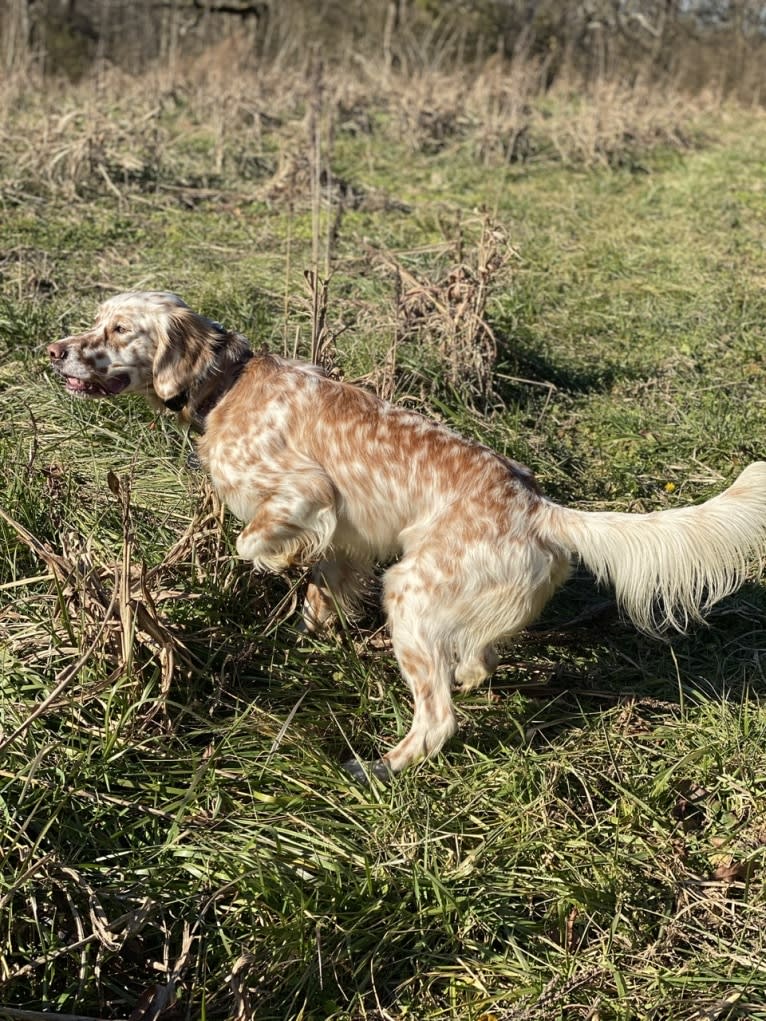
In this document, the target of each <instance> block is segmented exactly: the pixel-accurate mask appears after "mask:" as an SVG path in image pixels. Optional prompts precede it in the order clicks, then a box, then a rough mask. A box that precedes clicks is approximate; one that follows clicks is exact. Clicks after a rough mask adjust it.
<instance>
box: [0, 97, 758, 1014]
mask: <svg viewBox="0 0 766 1021" xmlns="http://www.w3.org/2000/svg"><path fill="white" fill-rule="evenodd" d="M251 84H252V83H251ZM406 84H407V83H405V84H403V85H400V86H397V88H399V89H400V91H401V95H402V96H404V95H405V94H407V93H406V88H405V85H406ZM408 87H409V89H410V92H409V93H408V94H409V95H410V96H411V97H412V96H415V95H416V92H417V97H416V98H417V102H416V100H415V99H412V101H411V102H410V103H409V104H407V103H405V102H404V101H402V102H401V104H400V105H397V101H396V95H395V92H394V86H392V87H391V88H392V91H391V92H390V93H388V94H386V96H384V98H383V99H380V98H379V97H378V98H377V99H371V98H370V96H371V95H375V92H374V91H371V92H370V94H368V95H367V96H366V97H365V95H364V94H363V92H362V90H361V86H360V87H359V89H358V90H357V92H356V93H354V94H353V95H352V94H350V93H351V91H352V90H350V89H349V88H348V87H344V88H345V91H344V88H341V86H340V85H338V84H337V83H336V84H333V83H328V84H326V88H325V91H324V93H322V95H324V97H325V99H324V101H323V102H320V101H319V100H317V99H316V98H315V99H314V100H312V99H311V98H310V97H311V96H312V95H315V94H316V90H314V92H312V89H311V86H310V83H309V84H308V85H306V86H305V88H304V90H303V92H301V90H300V88H298V86H297V85H296V86H295V87H294V91H293V92H291V93H290V94H289V95H287V94H285V95H284V96H283V97H282V98H281V99H280V100H279V102H278V100H277V98H275V97H277V94H278V86H277V84H276V83H272V84H271V85H269V83H268V82H266V83H265V84H264V83H263V82H261V83H260V84H259V86H258V88H259V89H260V90H261V91H260V92H257V90H256V86H255V85H253V89H254V92H253V93H252V95H251V96H250V97H248V93H247V90H246V88H245V87H244V86H243V87H242V89H241V91H240V92H239V93H237V94H236V95H233V94H229V93H226V92H225V91H221V86H220V82H219V83H218V85H216V84H215V82H211V81H203V80H200V81H199V82H197V83H196V84H194V83H192V84H187V85H181V84H178V83H174V84H172V86H171V85H168V84H167V83H166V84H165V85H162V84H160V85H156V84H155V85H152V84H151V83H149V84H148V85H147V87H146V89H145V91H144V92H142V93H141V95H140V96H139V95H137V94H136V93H135V91H134V92H131V91H130V90H129V89H128V87H127V86H126V85H125V83H120V82H117V83H112V84H111V85H107V86H104V83H103V82H100V83H96V85H89V84H88V83H85V84H83V85H81V86H79V87H77V88H75V87H68V88H62V89H61V90H60V92H59V93H57V92H56V90H54V89H51V88H48V89H47V90H43V89H42V88H41V87H39V86H37V87H31V88H30V87H26V86H25V87H18V88H17V89H16V91H15V92H14V91H13V89H12V87H11V86H10V85H9V86H8V94H7V96H5V99H4V101H3V103H2V104H1V105H2V110H1V111H0V112H1V113H2V116H1V117H0V141H2V143H3V144H2V146H1V147H0V208H1V213H0V353H1V354H2V363H1V364H0V469H1V472H2V474H1V475H0V477H1V478H2V489H0V696H1V698H0V734H2V737H0V862H1V863H2V867H1V868H0V1002H2V1004H3V1006H0V1017H4V1016H8V1017H27V1016H29V1017H31V1016H32V1015H31V1014H28V1013H26V1012H29V1011H35V1010H37V1011H40V1010H45V1011H54V1012H59V1013H60V1014H65V1015H79V1016H85V1017H96V1016H98V1017H104V1018H128V1017H133V1018H139V1017H142V1018H143V1017H145V1018H154V1017H159V1016H160V1015H163V1016H166V1017H168V1018H179V1017H190V1018H237V1019H242V1021H244V1019H247V1018H258V1019H272V1018H273V1019H280V1021H288V1019H290V1021H292V1019H295V1021H297V1019H309V1018H311V1019H334V1021H341V1019H345V1021H351V1019H354V1021H357V1019H363V1018H366V1019H399V1018H407V1017H409V1018H413V1019H424V1021H425V1019H435V1018H459V1019H473V1021H511V1019H513V1021H522V1019H524V1021H527V1019H528V1021H547V1019H551V1021H552V1019H590V1021H596V1019H599V1021H606V1019H621V1021H627V1019H643V1018H653V1019H667V1021H681V1019H689V1021H691V1019H711V1021H712V1019H725V1018H738V1017H742V1018H745V1017H746V1018H755V1019H759V1018H760V1019H766V893H765V891H764V869H763V866H764V848H766V765H764V754H763V748H764V744H765V743H766V707H764V705H763V703H762V692H763V688H764V683H766V679H765V678H764V658H763V654H764V648H765V647H766V617H765V616H764V614H765V613H766V598H765V594H764V589H763V586H762V585H761V584H760V583H757V582H753V583H752V584H750V585H748V586H746V587H745V588H744V589H743V590H741V592H740V593H738V594H737V595H736V596H735V597H732V598H730V599H728V600H726V601H725V602H724V603H722V604H720V605H719V606H718V607H717V608H716V609H715V611H714V612H713V614H712V615H711V618H710V626H709V627H708V628H698V629H695V630H694V631H692V632H691V633H690V634H689V635H688V636H679V637H675V638H672V639H670V640H668V641H657V640H652V639H650V638H646V637H643V636H640V635H638V634H637V633H636V632H635V631H634V630H633V629H632V628H631V627H630V626H628V625H626V624H624V623H622V622H621V621H620V620H619V618H618V616H617V614H616V611H615V610H614V607H613V604H612V603H611V601H610V599H609V594H608V593H605V592H599V591H597V590H596V588H595V586H594V585H593V583H592V582H591V581H590V580H589V579H588V578H587V577H586V576H585V575H582V574H577V575H576V576H575V577H574V578H573V580H572V581H571V582H570V583H569V585H568V586H567V587H566V589H565V590H564V591H563V592H562V593H561V594H560V595H559V596H557V598H556V599H555V600H554V602H553V603H552V604H551V606H550V607H549V609H548V610H547V611H546V614H545V616H544V618H543V620H542V621H541V622H540V623H539V625H537V626H536V627H535V628H533V629H530V631H529V632H527V633H525V634H524V635H523V637H522V638H521V639H520V640H519V641H518V642H517V643H515V644H514V645H513V646H512V647H510V648H508V649H507V650H505V654H504V657H503V665H502V666H501V668H500V670H499V671H498V673H497V675H496V676H495V678H493V680H492V683H491V685H490V686H489V687H488V688H487V689H483V690H480V691H479V692H477V693H474V694H472V695H470V696H467V697H464V698H462V699H460V700H459V705H458V714H459V720H460V725H461V730H460V734H459V737H458V738H457V739H455V740H454V741H453V742H452V743H451V744H450V746H449V747H448V749H447V750H446V751H445V752H444V753H443V754H442V755H440V756H439V757H438V759H436V760H435V761H432V762H428V763H425V764H424V765H422V766H421V767H417V768H415V769H413V770H411V771H409V772H407V773H405V774H404V775H400V776H397V777H396V778H395V779H394V780H393V781H392V783H391V784H390V785H388V786H378V785H376V786H374V787H372V788H365V787H362V786H359V785H357V784H356V783H355V782H353V781H352V780H351V779H350V778H349V777H348V776H347V775H346V774H345V773H344V772H343V770H342V768H341V766H340V763H341V762H342V761H343V760H344V759H345V758H347V757H348V754H349V749H354V750H355V751H357V752H360V753H362V754H364V755H371V754H373V753H375V752H376V751H379V750H381V749H385V747H386V746H388V745H390V744H391V743H393V742H394V741H395V740H396V738H397V735H400V734H401V733H403V731H404V730H406V728H407V726H408V720H409V701H408V697H407V693H406V690H405V687H404V684H403V683H402V682H401V680H400V678H399V676H398V673H397V670H396V667H395V663H394V661H393V658H392V655H391V653H390V650H389V648H388V647H387V645H386V643H385V641H383V640H382V638H381V635H380V634H379V633H378V631H377V629H378V627H379V623H380V622H379V620H378V619H377V617H376V616H375V614H374V613H372V612H371V613H370V614H369V616H368V617H367V618H366V619H364V620H362V621H360V622H358V623H354V624H351V623H349V624H348V625H347V626H346V627H344V628H342V629H341V630H339V631H338V632H337V633H334V634H329V635H326V636H324V637H321V638H305V637H300V636H299V635H298V633H297V631H296V613H295V608H296V605H297V603H296V601H297V599H298V598H299V596H300V590H301V584H302V579H301V578H300V577H299V576H297V575H296V576H293V577H285V578H279V579H274V578H264V577H262V576H257V575H253V574H251V573H250V572H249V571H248V569H247V566H246V565H245V564H242V563H240V562H238V561H237V560H236V557H235V556H234V550H233V539H234V536H235V534H236V523H235V522H233V521H232V520H231V519H230V518H229V517H228V516H226V515H225V514H223V513H222V511H221V508H220V507H219V506H218V504H217V503H216V501H215V499H214V497H213V496H212V494H211V492H210V490H209V488H208V486H207V484H206V482H205V479H204V478H203V477H202V475H200V474H199V473H198V472H196V471H195V470H194V467H193V462H190V461H189V452H190V450H191V442H190V440H189V438H188V437H186V436H183V435H182V434H181V433H180V432H179V431H178V429H177V428H176V426H175V424H174V422H173V421H172V419H171V418H170V417H167V418H165V417H156V416H154V415H153V414H152V413H150V411H149V410H148V408H147V407H146V406H144V405H143V404H142V403H140V402H134V401H133V400H131V399H126V400H124V401H122V402H115V403H113V404H108V403H97V402H93V403H88V402H75V401H72V400H71V399H69V398H67V396H66V395H65V394H64V393H63V392H62V391H61V389H60V388H59V387H58V386H57V385H56V383H55V381H54V380H53V379H52V378H51V376H50V374H49V373H48V372H47V371H46V365H45V363H46V356H45V349H44V345H45V344H46V342H48V341H50V340H51V339H55V338H57V337H59V336H63V335H64V334H65V333H66V332H70V331H74V330H75V329H77V328H78V327H80V326H82V325H83V324H85V323H86V322H87V321H88V320H89V319H90V318H91V316H92V314H93V312H94V309H95V306H96V304H97V302H98V301H99V300H100V299H101V298H102V297H103V296H105V295H106V294H109V293H111V292H113V291H115V290H123V289H128V288H134V287H135V288H159V289H172V290H175V291H177V292H179V293H180V294H181V295H182V296H183V297H184V298H185V299H186V300H187V301H188V302H189V303H190V304H191V305H192V306H193V307H195V308H197V309H198V310H200V311H202V312H205V313H207V314H209V315H211V316H213V317H214V318H216V319H220V320H222V321H224V322H226V323H227V324H228V325H230V326H232V327H235V328H237V329H239V330H241V331H242V332H245V333H247V334H248V335H249V336H250V337H251V339H252V341H253V343H254V344H255V345H260V344H266V345H268V346H269V347H271V348H273V349H275V350H280V351H281V350H286V351H288V352H292V351H293V350H297V351H298V352H299V353H301V354H303V355H307V354H308V353H309V352H310V350H311V344H312V333H313V335H314V339H315V340H317V336H316V335H317V333H318V324H317V316H316V305H317V301H316V300H315V299H317V298H318V299H321V294H317V292H316V290H315V293H314V294H313V295H312V294H311V293H310V291H309V289H308V288H307V285H306V281H305V279H304V271H305V270H306V269H311V268H314V269H316V270H317V274H318V276H319V277H321V278H324V277H327V276H328V275H329V287H328V293H327V329H326V331H325V335H324V341H325V345H326V348H327V350H328V351H329V352H331V353H333V356H334V359H335V362H336V364H337V365H338V367H339V368H340V369H341V370H342V371H343V372H344V374H345V375H346V376H347V377H349V378H358V377H365V378H366V379H367V380H368V382H369V384H370V385H376V386H378V387H379V388H381V389H384V390H386V391H387V392H390V393H392V394H393V395H394V397H395V399H397V400H400V401H403V402H406V403H408V404H410V405H411V406H415V407H419V408H422V409H424V410H426V411H428V413H430V414H433V415H436V416H438V417H440V418H442V419H443V420H445V421H447V422H449V423H450V424H451V425H453V426H454V427H456V428H458V429H460V430H462V431H463V432H465V433H467V434H469V435H471V436H475V437H478V438H480V439H482V440H483V441H485V442H487V443H490V444H491V445H493V446H494V447H495V448H497V449H498V450H501V451H503V452H505V453H508V454H509V455H512V456H514V457H516V458H517V459H519V460H522V461H524V462H526V463H527V464H529V465H530V467H531V468H533V470H534V471H535V472H536V474H537V476H538V478H539V480H540V482H541V484H542V486H543V488H544V489H545V490H546V492H547V493H548V494H549V495H551V496H552V497H554V498H556V499H558V500H561V501H566V502H568V503H571V504H575V505H577V506H579V507H581V508H593V509H602V508H610V509H628V510H651V509H657V508H663V507H675V506H681V505H684V504H687V503H690V502H696V501H700V500H703V499H705V498H707V497H709V496H711V495H713V494H714V493H716V492H717V491H719V490H721V489H722V488H724V486H725V485H726V484H727V483H728V482H730V481H731V480H732V479H733V478H734V477H735V475H736V474H737V473H738V472H739V471H740V470H741V469H742V468H743V467H744V466H745V465H746V464H747V463H749V462H750V461H751V460H754V459H756V458H760V457H762V456H763V436H764V434H765V432H766V397H765V396H764V388H765V385H766V353H765V351H766V349H765V347H764V338H765V336H766V327H765V326H764V323H766V186H765V185H764V166H765V165H766V131H764V126H765V123H766V122H764V119H763V117H762V116H761V115H759V114H757V113H755V112H752V111H745V110H737V109H724V108H721V107H716V106H715V105H714V104H713V105H711V106H709V107H704V106H702V105H701V104H698V106H697V107H692V106H691V105H688V104H685V103H683V102H681V100H678V101H675V100H673V99H672V97H665V99H664V100H662V99H661V98H660V97H657V96H654V97H651V96H646V95H644V96H641V95H639V94H638V93H636V94H627V93H626V94H622V93H620V92H619V91H618V90H614V89H613V90H612V91H611V93H610V92H609V91H608V90H602V91H601V92H598V91H596V92H592V93H590V94H589V95H581V96H574V97H573V96H572V95H568V94H565V93H563V92H560V93H554V94H552V95H550V96H548V97H546V98H544V99H542V100H540V101H539V102H538V103H536V104H535V105H533V108H532V110H531V112H527V113H525V114H524V117H525V118H526V120H525V121H524V123H521V122H519V121H518V119H517V120H513V117H512V116H511V115H512V114H513V111H512V110H510V107H508V106H507V105H506V106H503V105H502V104H500V103H499V101H498V102H495V100H492V97H491V96H490V97H489V98H487V96H486V95H485V94H484V93H478V92H477V93H476V94H474V93H470V94H468V96H467V99H466V102H465V106H464V107H461V106H460V101H459V94H460V91H459V88H458V87H457V86H455V88H454V89H453V93H454V95H453V93H449V94H448V91H447V89H446V86H444V83H442V86H441V87H440V89H437V88H436V87H435V86H434V85H433V83H432V84H431V86H430V91H429V85H428V82H427V81H423V80H421V81H418V82H410V83H409V86H408ZM269 88H272V89H273V92H272V93H269V92H268V89H269ZM285 88H286V87H285ZM291 88H293V85H291ZM418 90H419V91H418ZM256 93H257V94H256ZM397 94H398V93H397ZM610 96H611V98H610ZM418 97H419V98H418ZM445 97H446V98H445ZM450 97H451V101H452V103H453V105H452V107H450V106H449V103H448V102H447V100H448V99H450ZM455 97H458V98H455ZM400 98H401V97H400ZM268 99H270V101H271V102H272V104H273V107H278V108H276V109H275V110H274V108H273V107H270V106H269V105H268V103H267V101H266V100H268ZM280 103H281V105H279V104H280ZM493 103H495V105H494V106H493V105H492V104H493ZM312 104H313V105H312ZM482 104H483V105H482ZM631 104H632V105H631ZM458 109H459V110H462V111H463V112H462V113H461V114H460V116H458V115H457V114H456V113H455V111H456V110H458ZM493 110H494V111H495V115H496V116H495V120H494V121H493V120H492V117H491V114H492V111H493ZM607 114H609V117H607ZM513 116H516V114H513ZM461 117H462V118H463V119H462V120H461ZM609 118H611V119H609ZM513 125H515V127H514V126H513ZM514 132H515V134H514ZM509 139H515V142H514V148H513V151H510V147H509ZM509 155H510V156H512V160H511V161H510V162H509V161H508V159H507V157H508V156H509ZM461 267H462V270H461ZM328 270H329V271H330V272H329V274H328ZM456 280H457V281H458V282H459V283H460V282H461V283H462V285H463V286H464V288H465V290H464V292H461V293H462V294H463V296H464V297H465V298H466V301H469V303H470V302H473V304H471V305H470V308H471V309H472V310H473V313H472V314H473V316H474V318H473V320H471V321H472V322H473V323H474V325H475V326H476V330H474V332H473V333H470V334H466V333H465V332H464V322H465V320H464V319H462V320H461V318H460V315H461V313H460V312H459V300H458V301H455V300H452V299H450V298H449V294H448V291H449V287H450V284H453V283H454V282H455V281H456ZM479 280H484V281H485V282H486V285H487V286H486V293H484V294H483V296H482V295H480V294H479V293H478V292H479V287H478V284H477V281H479ZM319 303H320V304H321V301H320V302H319ZM312 309H313V310H314V311H312ZM480 322H481V323H485V324H486V326H487V327H488V328H489V330H490V331H491V332H487V330H486V329H484V327H483V326H479V325H477V324H479V323H480ZM472 342H475V343H474V344H473V347H472V346H471V343H472ZM480 343H481V344H483V345H484V346H483V348H482V349H481V350H482V354H481V357H479V358H475V357H474V355H473V353H472V352H474V353H475V350H476V348H477V345H479V346H480ZM141 1010H143V1013H141ZM14 1011H15V1013H14Z"/></svg>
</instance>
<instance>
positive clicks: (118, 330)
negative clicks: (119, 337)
mask: <svg viewBox="0 0 766 1021" xmlns="http://www.w3.org/2000/svg"><path fill="white" fill-rule="evenodd" d="M112 329H113V330H114V332H115V333H127V332H128V328H127V326H123V324H122V323H117V325H116V326H114V327H112Z"/></svg>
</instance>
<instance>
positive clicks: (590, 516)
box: [543, 461, 766, 633]
mask: <svg viewBox="0 0 766 1021" xmlns="http://www.w3.org/2000/svg"><path fill="white" fill-rule="evenodd" d="M548 511H549V516H548V526H547V529H546V528H545V526H543V530H544V531H546V532H547V537H548V538H549V539H550V540H551V541H553V542H555V543H558V544H559V545H560V546H562V547H563V548H564V549H566V550H568V551H569V552H570V553H573V554H575V555H577V556H579V557H580V559H581V560H582V561H583V563H584V564H585V565H586V567H588V568H589V569H590V570H591V571H592V572H593V573H594V574H595V576H596V578H597V580H598V581H600V582H608V583H609V584H610V585H612V586H613V588H614V590H615V594H616V596H617V601H618V603H619V604H620V606H621V607H622V608H623V609H624V610H625V612H626V613H627V614H628V616H629V617H630V618H631V620H632V621H633V622H634V624H636V626H637V627H639V628H641V629H642V630H644V631H649V632H654V633H656V632H661V631H664V630H666V629H667V628H669V627H673V628H676V629H677V630H679V631H683V630H684V629H685V628H686V627H687V625H688V624H689V622H690V621H691V620H700V619H701V618H702V616H703V614H704V612H705V611H706V610H708V609H709V608H710V607H711V606H712V605H713V604H714V603H716V602H718V600H719V599H722V598H723V597H724V596H727V595H729V594H730V593H731V592H733V591H734V590H735V589H737V588H739V586H740V585H741V584H742V583H743V582H744V581H745V580H746V578H747V576H748V574H749V573H750V572H751V570H752V566H753V562H754V561H757V560H758V558H760V557H762V556H763V555H764V554H766V462H763V461H757V462H755V463H754V464H751V465H750V466H749V467H747V468H745V470H744V471H743V472H742V474H741V475H740V476H739V478H738V479H737V480H736V481H735V482H734V483H733V484H732V485H731V486H730V487H729V488H728V489H727V490H725V492H723V493H721V494H720V496H716V497H713V499H712V500H708V501H707V503H703V504H700V505H698V506H696V507H684V508H679V509H673V510H667V511H655V512H654V513H651V514H620V513H612V512H609V511H607V512H586V511H578V510H572V509H569V508H566V507H560V506H558V505H556V504H548Z"/></svg>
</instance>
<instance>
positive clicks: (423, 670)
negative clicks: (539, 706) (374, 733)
mask: <svg viewBox="0 0 766 1021" xmlns="http://www.w3.org/2000/svg"><path fill="white" fill-rule="evenodd" d="M429 589H430V582H429V579H428V578H427V577H426V576H425V575H421V574H420V572H419V570H418V567H417V564H416V563H415V561H414V559H413V558H407V557H405V558H404V559H403V560H401V561H400V562H399V563H398V564H396V565H395V566H394V567H392V568H391V569H390V570H389V571H388V572H387V574H386V576H385V579H384V590H385V598H384V601H385V606H386V610H387V612H388V622H389V626H390V628H391V640H392V644H393V648H394V653H395V655H396V659H397V662H398V664H399V668H400V670H401V672H402V675H403V677H404V679H405V681H406V682H407V685H408V687H409V689H410V691H411V692H412V698H413V703H414V705H413V716H412V725H411V727H410V730H409V733H408V734H407V735H406V736H405V737H404V738H403V739H402V740H401V741H400V742H399V744H397V745H396V747H394V748H392V749H391V751H390V752H387V753H386V754H385V755H384V756H383V758H382V759H380V760H379V761H377V762H374V763H372V764H371V765H370V766H369V769H370V771H371V772H372V773H373V774H374V775H376V776H378V777H380V778H384V777H385V776H386V775H387V774H388V773H397V772H399V770H401V769H404V768H405V766H408V765H410V763H412V762H415V761H417V760H418V759H422V758H427V757H429V756H431V755H435V754H436V753H437V752H438V751H439V749H440V748H441V747H442V745H444V743H445V742H446V741H448V740H449V738H450V737H452V735H453V734H454V733H455V731H456V729H457V722H456V720H455V712H454V709H453V707H452V696H451V694H450V688H451V685H452V665H451V650H450V643H449V637H448V635H445V634H444V633H443V632H441V631H440V628H439V621H438V620H437V619H436V618H435V614H434V603H433V600H432V597H431V595H430V591H429ZM347 768H348V769H349V771H350V772H351V773H352V774H353V775H354V776H357V777H359V778H362V777H364V775H365V767H364V766H363V765H362V764H361V763H359V762H355V761H352V762H351V763H349V764H348V765H347Z"/></svg>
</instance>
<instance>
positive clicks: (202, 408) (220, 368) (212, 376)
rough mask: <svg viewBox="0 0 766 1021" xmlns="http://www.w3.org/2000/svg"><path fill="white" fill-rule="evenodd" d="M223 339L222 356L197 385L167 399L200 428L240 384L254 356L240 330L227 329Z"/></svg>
mask: <svg viewBox="0 0 766 1021" xmlns="http://www.w3.org/2000/svg"><path fill="white" fill-rule="evenodd" d="M222 340H223V343H222V345H221V347H222V352H221V356H220V357H219V358H218V359H217V360H216V363H215V365H214V366H213V367H212V368H211V370H210V371H209V372H208V373H207V374H206V375H205V376H204V377H203V378H202V379H201V380H199V381H197V382H195V384H194V386H193V387H190V388H189V389H188V390H182V391H181V392H180V393H178V394H176V395H175V396H174V397H171V398H170V400H167V401H164V402H163V403H164V405H165V407H166V408H167V409H168V410H169V411H174V412H176V414H177V415H178V417H179V419H180V420H181V421H182V422H184V423H186V424H187V425H190V426H191V427H192V428H193V429H196V430H197V431H199V432H204V431H205V421H206V419H207V416H208V415H209V414H210V412H211V411H212V410H213V408H214V407H215V406H216V405H217V404H218V402H219V401H220V400H222V398H223V397H224V396H225V395H226V394H227V393H228V392H229V390H231V388H232V387H233V386H234V385H235V384H236V382H237V380H238V379H239V377H240V375H241V373H242V370H243V369H244V367H245V366H246V365H247V363H248V362H249V361H250V359H251V358H252V357H253V352H252V351H251V350H250V348H249V346H248V344H247V341H246V340H245V338H244V337H242V336H240V335H239V334H236V333H227V334H226V335H225V337H224V338H222Z"/></svg>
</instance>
